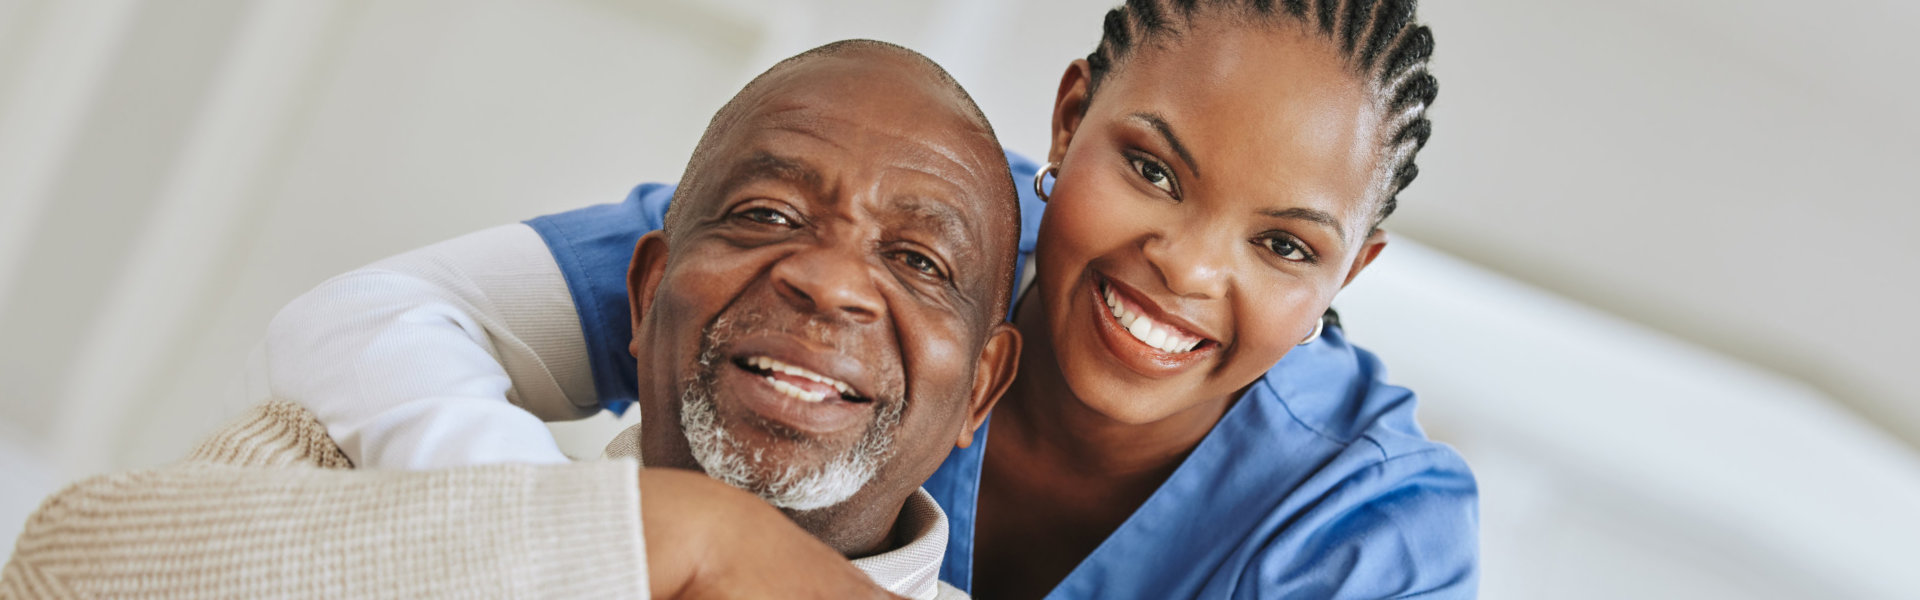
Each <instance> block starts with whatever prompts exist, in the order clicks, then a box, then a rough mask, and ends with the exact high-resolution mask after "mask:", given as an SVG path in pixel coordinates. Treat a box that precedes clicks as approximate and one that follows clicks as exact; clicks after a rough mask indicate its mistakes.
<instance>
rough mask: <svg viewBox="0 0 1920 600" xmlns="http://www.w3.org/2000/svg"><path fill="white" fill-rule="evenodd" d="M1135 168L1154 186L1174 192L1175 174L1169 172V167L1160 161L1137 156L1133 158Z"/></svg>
mask: <svg viewBox="0 0 1920 600" xmlns="http://www.w3.org/2000/svg"><path fill="white" fill-rule="evenodd" d="M1133 170H1134V172H1136V173H1139V174H1140V178H1141V179H1145V180H1147V183H1150V184H1153V187H1157V188H1160V190H1161V191H1164V192H1166V193H1168V194H1172V193H1173V174H1172V173H1168V172H1167V168H1166V167H1163V166H1160V163H1157V162H1153V161H1150V160H1146V159H1143V158H1135V159H1133Z"/></svg>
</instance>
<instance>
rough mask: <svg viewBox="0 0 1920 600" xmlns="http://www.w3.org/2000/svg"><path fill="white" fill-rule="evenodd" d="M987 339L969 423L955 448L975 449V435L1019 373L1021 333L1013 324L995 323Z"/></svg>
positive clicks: (977, 371)
mask: <svg viewBox="0 0 1920 600" xmlns="http://www.w3.org/2000/svg"><path fill="white" fill-rule="evenodd" d="M987 335H988V337H987V344H986V347H984V348H981V349H980V362H979V367H978V368H976V369H974V371H973V394H972V396H971V397H969V398H968V401H967V421H966V423H964V424H963V425H962V426H961V427H960V436H959V437H958V438H955V439H954V440H953V445H954V447H956V448H965V447H967V446H971V445H973V432H975V431H979V430H980V425H981V424H982V423H985V422H987V414H988V413H990V412H993V406H994V405H995V404H998V403H1000V397H1001V396H1004V395H1006V393H1007V386H1009V385H1012V384H1013V375H1014V373H1015V372H1016V371H1018V370H1020V330H1018V329H1014V327H1013V324H1012V323H1008V322H1006V321H1001V322H998V323H995V324H994V325H993V332H992V333H989V334H987Z"/></svg>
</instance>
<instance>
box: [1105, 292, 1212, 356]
mask: <svg viewBox="0 0 1920 600" xmlns="http://www.w3.org/2000/svg"><path fill="white" fill-rule="evenodd" d="M1100 291H1101V292H1102V293H1104V295H1105V296H1106V298H1107V309H1108V310H1111V311H1113V318H1114V319H1116V320H1119V321H1120V326H1121V327H1123V328H1125V329H1126V330H1127V333H1130V334H1133V339H1136V340H1140V343H1142V344H1146V345H1148V346H1153V347H1155V348H1158V349H1160V351H1162V352H1167V353H1170V354H1179V353H1181V352H1186V351H1189V350H1192V349H1193V347H1194V346H1198V345H1200V340H1201V337H1200V336H1197V335H1193V334H1190V333H1187V332H1185V331H1181V330H1180V328H1178V327H1174V326H1172V325H1168V324H1166V323H1161V322H1159V321H1155V320H1153V319H1152V318H1149V317H1147V316H1146V315H1143V314H1138V313H1135V312H1133V310H1131V309H1129V308H1127V305H1126V303H1123V302H1121V301H1120V296H1119V295H1118V294H1115V293H1113V288H1110V287H1106V286H1101V290H1100Z"/></svg>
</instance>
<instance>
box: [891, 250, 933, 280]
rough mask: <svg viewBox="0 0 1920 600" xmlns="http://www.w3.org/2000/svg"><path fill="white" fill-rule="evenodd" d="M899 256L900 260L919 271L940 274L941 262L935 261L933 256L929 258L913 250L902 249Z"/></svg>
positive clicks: (926, 273)
mask: <svg viewBox="0 0 1920 600" xmlns="http://www.w3.org/2000/svg"><path fill="white" fill-rule="evenodd" d="M899 256H900V262H902V263H905V264H906V265H907V268H909V269H913V270H915V271H919V272H920V273H922V274H925V275H932V276H935V277H939V276H940V263H937V262H934V261H933V259H931V258H927V255H925V254H921V253H919V252H913V251H902V252H900V254H899Z"/></svg>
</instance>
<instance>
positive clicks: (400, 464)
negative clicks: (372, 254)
mask: <svg viewBox="0 0 1920 600" xmlns="http://www.w3.org/2000/svg"><path fill="white" fill-rule="evenodd" d="M259 352H260V356H258V357H256V359H255V360H254V361H252V362H253V366H252V367H251V369H252V371H253V372H252V373H251V376H250V377H249V380H250V381H251V382H253V383H252V385H251V387H253V388H254V389H255V390H256V391H255V392H254V394H255V395H257V396H261V398H257V399H259V400H264V399H266V398H277V399H282V400H289V401H293V402H296V403H299V404H300V405H302V406H304V407H306V408H307V409H308V410H310V411H313V413H314V414H315V415H316V416H318V417H319V419H320V422H322V423H324V424H325V425H326V427H327V433H328V434H330V435H332V437H333V439H334V441H335V442H337V443H338V444H339V445H340V449H341V450H342V451H343V452H344V453H345V454H346V455H347V457H348V458H349V459H351V460H352V461H353V463H354V464H355V465H359V466H361V467H371V468H397V469H433V468H444V467H459V466H470V465H480V464H496V463H514V462H517V463H530V464H549V463H561V462H566V461H567V460H568V459H567V456H566V455H564V454H562V453H561V452H560V448H559V446H558V445H557V444H555V442H554V439H553V435H552V433H550V432H549V431H548V430H547V428H546V426H545V425H544V424H543V423H542V421H559V420H571V419H578V418H583V417H586V416H589V415H591V414H593V413H594V412H596V411H598V410H600V409H599V404H598V401H597V399H596V396H595V394H594V389H593V378H592V374H591V370H590V369H589V367H588V364H587V350H586V343H585V341H584V339H583V338H582V336H581V332H580V321H579V319H578V317H577V314H576V313H575V311H574V307H573V300H572V297H571V296H570V295H569V294H568V291H567V284H566V281H565V279H563V278H562V276H561V273H560V267H559V265H558V264H557V263H555V262H554V260H553V255H552V254H550V253H549V252H548V251H547V247H546V244H545V242H543V241H542V240H541V239H540V236H539V234H537V233H535V232H534V231H533V228H531V227H528V226H526V225H523V224H513V225H505V226H501V227H495V228H491V229H486V230H482V231H479V232H475V233H472V234H468V235H465V236H461V237H458V238H454V239H452V240H448V241H445V242H441V243H438V244H434V245H431V246H427V247H424V248H420V249H418V250H413V251H410V252H406V253H404V254H400V255H397V256H394V257H392V258H388V259H385V260H382V261H379V262H376V263H374V264H372V265H368V266H367V267H364V268H361V269H359V270H356V271H353V272H350V273H347V274H344V275H340V276H338V277H334V278H333V279H329V280H327V281H326V282H325V283H322V284H320V285H319V287H316V288H314V289H313V290H312V291H309V292H307V293H306V294H304V295H302V296H300V297H299V298H297V299H295V300H294V301H293V302H292V303H289V304H288V305H287V306H286V307H285V308H283V309H281V311H280V313H279V314H278V315H277V316H275V317H274V319H273V322H272V323H271V324H270V325H268V327H267V335H266V339H265V341H264V342H263V343H262V345H261V348H260V350H259Z"/></svg>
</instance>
